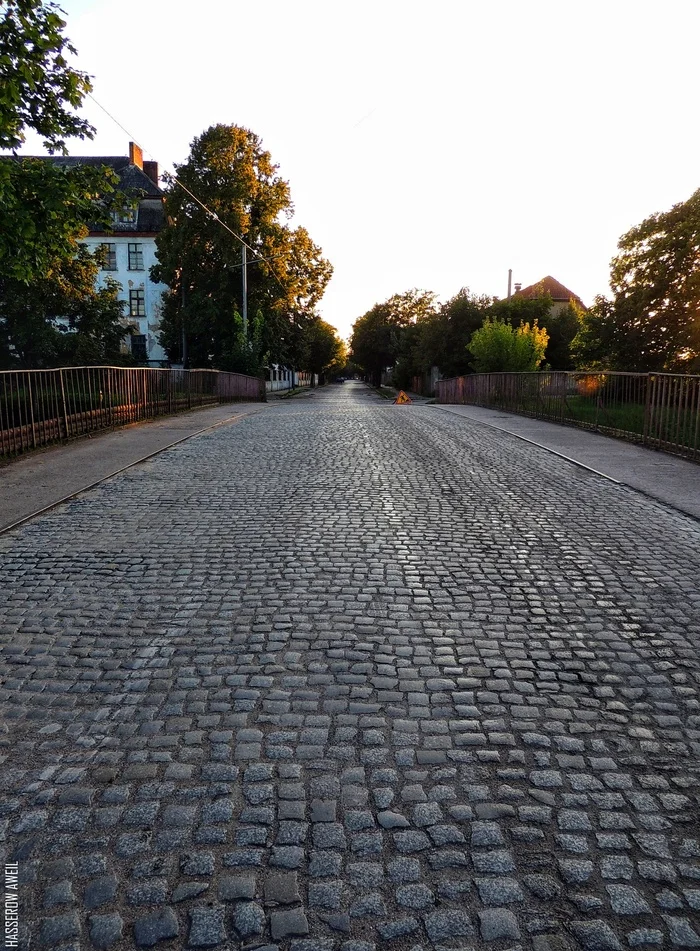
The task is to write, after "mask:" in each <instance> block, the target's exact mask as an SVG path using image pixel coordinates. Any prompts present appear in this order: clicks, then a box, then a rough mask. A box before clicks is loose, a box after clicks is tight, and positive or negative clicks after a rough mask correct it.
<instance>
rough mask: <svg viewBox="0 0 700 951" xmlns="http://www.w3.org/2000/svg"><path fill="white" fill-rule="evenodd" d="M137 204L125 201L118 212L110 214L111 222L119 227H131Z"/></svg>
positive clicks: (134, 219) (136, 211)
mask: <svg viewBox="0 0 700 951" xmlns="http://www.w3.org/2000/svg"><path fill="white" fill-rule="evenodd" d="M138 207H139V206H138V202H137V201H132V200H130V199H127V200H126V201H125V202H124V204H123V205H122V207H121V208H120V209H119V211H113V212H112V221H113V223H114V224H119V225H133V224H135V223H136V217H137V214H138Z"/></svg>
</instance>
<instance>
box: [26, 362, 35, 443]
mask: <svg viewBox="0 0 700 951" xmlns="http://www.w3.org/2000/svg"><path fill="white" fill-rule="evenodd" d="M27 387H28V389H29V412H30V414H31V418H32V443H33V444H34V448H35V449H36V420H35V419H34V397H33V395H32V377H31V371H27Z"/></svg>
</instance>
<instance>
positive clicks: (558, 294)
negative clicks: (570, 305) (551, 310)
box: [513, 274, 581, 303]
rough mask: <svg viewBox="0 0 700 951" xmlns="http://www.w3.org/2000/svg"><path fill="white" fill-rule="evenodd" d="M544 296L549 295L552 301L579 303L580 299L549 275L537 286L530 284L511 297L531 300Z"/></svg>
mask: <svg viewBox="0 0 700 951" xmlns="http://www.w3.org/2000/svg"><path fill="white" fill-rule="evenodd" d="M545 294H549V296H550V297H551V298H552V300H553V301H570V300H575V301H579V303H580V301H581V298H580V297H579V296H578V294H574V292H573V291H570V290H569V288H568V287H564V285H563V284H560V283H559V281H557V280H555V279H554V278H553V277H551V275H549V274H548V275H547V277H543V278H542V280H541V281H538V282H537V284H530V286H529V287H523V288H521V289H520V290H519V291H516V292H515V293H514V294H513V297H526V298H528V299H532V298H533V297H544V296H545Z"/></svg>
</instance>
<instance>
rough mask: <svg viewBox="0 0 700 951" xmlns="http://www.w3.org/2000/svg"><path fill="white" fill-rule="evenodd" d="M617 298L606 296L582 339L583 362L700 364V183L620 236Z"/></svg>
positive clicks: (666, 366)
mask: <svg viewBox="0 0 700 951" xmlns="http://www.w3.org/2000/svg"><path fill="white" fill-rule="evenodd" d="M618 249H619V253H618V254H617V255H616V256H615V257H614V258H613V260H612V262H611V273H610V287H611V290H612V298H611V299H607V298H605V297H598V298H597V299H596V301H595V303H594V306H593V307H592V308H591V310H590V311H589V313H588V314H586V315H585V317H584V319H583V326H582V329H581V332H580V334H579V335H578V337H577V338H576V341H575V347H576V351H577V359H578V362H579V365H581V366H584V367H590V366H593V365H594V364H597V365H605V366H607V368H609V369H617V370H639V371H659V370H670V371H681V372H683V371H688V370H695V371H696V372H697V370H698V369H700V190H698V191H696V192H695V193H694V194H693V195H691V197H690V198H689V199H688V200H687V201H685V202H679V203H678V204H676V205H674V206H673V207H672V208H671V209H670V210H669V211H666V212H661V213H658V214H654V215H650V216H649V217H648V218H645V220H644V221H642V223H641V224H639V225H636V226H635V227H634V228H631V229H630V230H629V231H628V232H627V233H626V234H624V235H623V236H622V237H621V238H620V241H619V243H618Z"/></svg>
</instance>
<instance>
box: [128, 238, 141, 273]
mask: <svg viewBox="0 0 700 951" xmlns="http://www.w3.org/2000/svg"><path fill="white" fill-rule="evenodd" d="M129 270H130V271H143V245H142V244H130V245H129Z"/></svg>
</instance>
